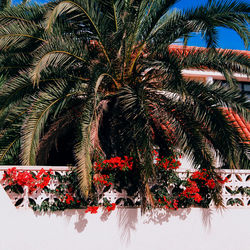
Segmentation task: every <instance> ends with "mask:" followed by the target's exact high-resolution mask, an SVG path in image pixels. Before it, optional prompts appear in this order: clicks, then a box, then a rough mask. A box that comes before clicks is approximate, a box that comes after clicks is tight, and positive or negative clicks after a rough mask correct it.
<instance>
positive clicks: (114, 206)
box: [106, 203, 116, 212]
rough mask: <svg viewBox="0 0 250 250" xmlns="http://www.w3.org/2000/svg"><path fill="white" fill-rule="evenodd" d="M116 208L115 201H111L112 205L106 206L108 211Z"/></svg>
mask: <svg viewBox="0 0 250 250" xmlns="http://www.w3.org/2000/svg"><path fill="white" fill-rule="evenodd" d="M115 208H116V204H115V203H111V205H110V206H107V207H106V210H107V211H108V212H110V211H113V210H115Z"/></svg>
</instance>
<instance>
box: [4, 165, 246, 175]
mask: <svg viewBox="0 0 250 250" xmlns="http://www.w3.org/2000/svg"><path fill="white" fill-rule="evenodd" d="M13 167H16V168H17V170H19V171H25V170H30V171H39V170H40V169H42V168H43V169H44V170H46V171H47V170H49V169H52V170H54V171H69V170H70V169H71V168H72V167H69V166H21V165H0V171H6V170H8V169H10V168H13ZM187 171H188V172H191V173H192V172H195V171H197V169H185V168H179V169H177V170H176V172H178V173H182V172H183V173H186V172H187ZM218 172H220V173H225V174H250V169H218Z"/></svg>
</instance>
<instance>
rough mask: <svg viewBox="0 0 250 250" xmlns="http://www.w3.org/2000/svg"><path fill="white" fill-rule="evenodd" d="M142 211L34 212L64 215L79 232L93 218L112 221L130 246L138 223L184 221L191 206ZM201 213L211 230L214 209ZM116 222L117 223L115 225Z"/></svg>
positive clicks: (106, 222)
mask: <svg viewBox="0 0 250 250" xmlns="http://www.w3.org/2000/svg"><path fill="white" fill-rule="evenodd" d="M140 211H141V210H140V209H135V208H126V209H124V208H118V209H116V211H113V212H111V213H110V212H107V211H102V212H101V211H99V212H98V213H97V214H85V211H84V210H82V209H72V210H65V211H57V212H46V213H44V212H43V213H41V212H34V214H35V216H36V217H39V216H44V215H46V216H52V215H53V216H57V217H64V218H65V220H66V221H68V223H72V222H73V221H74V229H75V230H76V231H77V232H78V233H83V232H84V231H85V230H86V229H87V227H88V224H90V225H91V223H92V219H93V220H95V222H97V223H99V225H101V224H102V223H103V224H104V225H103V226H104V227H105V226H106V227H107V228H110V225H109V224H110V223H111V224H112V225H113V226H114V227H115V228H118V229H119V237H120V242H121V243H122V244H124V245H125V246H128V245H129V244H130V242H131V237H132V236H133V235H134V232H135V231H136V229H137V228H136V227H137V224H138V223H141V222H142V223H143V224H152V223H153V224H154V225H157V224H158V225H163V224H166V223H168V222H169V220H170V219H171V217H173V218H176V219H179V220H182V221H184V220H186V219H187V218H188V215H189V214H190V212H191V208H186V209H179V210H177V211H173V210H164V209H155V210H151V211H147V212H146V213H145V214H144V215H141V213H140ZM201 213H202V224H203V226H204V229H205V230H206V231H210V228H211V218H212V215H213V213H212V209H201ZM139 217H140V218H139ZM141 218H142V219H141ZM72 220H73V221H72ZM89 220H90V221H89ZM98 221H99V222H98ZM114 223H116V225H114Z"/></svg>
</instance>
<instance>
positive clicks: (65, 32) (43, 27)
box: [0, 0, 250, 204]
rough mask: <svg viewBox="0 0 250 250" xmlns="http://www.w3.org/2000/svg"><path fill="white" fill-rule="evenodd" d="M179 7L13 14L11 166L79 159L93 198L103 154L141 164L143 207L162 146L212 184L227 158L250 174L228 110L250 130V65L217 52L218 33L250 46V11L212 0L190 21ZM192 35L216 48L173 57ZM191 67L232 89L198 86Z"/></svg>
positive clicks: (53, 7)
mask: <svg viewBox="0 0 250 250" xmlns="http://www.w3.org/2000/svg"><path fill="white" fill-rule="evenodd" d="M175 2H176V0H157V1H153V0H151V1H150V0H141V1H137V0H130V1H129V0H112V1H111V0H106V1H100V0H96V1H93V0H72V1H67V0H65V1H58V2H54V3H50V4H48V5H45V6H17V7H15V8H16V9H14V8H13V9H8V10H5V11H2V12H1V13H0V26H1V29H0V51H1V55H0V63H1V67H2V70H3V71H2V72H3V73H4V79H3V81H4V82H3V84H2V87H1V89H0V105H1V113H0V122H1V125H0V126H1V137H0V150H1V151H0V152H1V155H0V159H1V160H4V159H5V160H6V159H9V158H8V157H10V155H14V156H15V158H18V157H17V156H18V154H19V150H20V159H19V160H20V162H21V164H23V165H35V164H46V163H47V164H48V163H50V162H51V161H52V157H50V156H51V154H52V155H53V158H56V159H57V161H56V162H53V163H55V164H58V162H60V163H61V162H63V161H64V160H65V158H64V157H63V155H62V154H68V155H67V157H68V159H67V160H68V161H69V162H68V163H73V164H76V165H77V168H78V173H79V177H80V184H81V185H80V187H81V190H82V193H83V194H84V195H85V197H87V196H88V193H89V190H90V187H91V176H90V171H91V168H92V163H93V161H94V160H95V157H96V155H97V154H101V155H103V156H104V157H106V158H110V157H112V156H124V155H131V154H133V157H134V158H135V159H134V160H135V164H136V168H135V170H134V171H135V173H134V174H135V175H136V176H137V181H138V183H139V187H140V191H141V194H142V195H143V196H144V204H145V203H146V198H145V197H146V196H149V195H150V194H149V192H150V191H149V189H148V181H149V179H152V178H154V168H153V155H152V151H153V149H154V148H155V147H157V148H159V153H160V156H168V155H171V154H173V152H176V151H178V152H181V153H184V154H187V155H189V156H190V157H191V159H192V161H193V164H194V166H195V167H197V168H202V169H203V168H205V169H207V170H209V171H210V172H211V173H213V172H214V170H215V163H214V161H215V159H216V157H219V158H220V159H221V161H222V162H223V163H224V164H226V165H229V166H230V167H234V168H238V167H239V166H240V167H242V168H244V167H245V168H246V167H249V159H248V156H247V153H248V149H249V148H248V144H247V143H245V142H246V141H244V138H242V137H241V135H240V133H239V131H238V129H237V127H235V126H234V125H233V124H232V122H230V121H229V120H228V119H227V117H226V115H225V112H224V111H223V107H227V108H230V109H232V110H233V111H235V112H237V113H238V114H240V115H242V116H243V117H244V118H245V119H246V120H249V112H248V111H249V102H247V98H246V97H245V96H242V95H241V93H240V91H239V90H238V89H237V82H236V80H235V79H234V77H233V72H238V73H243V74H247V75H249V68H250V67H249V66H250V65H249V58H248V57H247V56H244V55H241V54H238V53H235V52H233V51H230V50H220V49H216V47H217V41H218V33H217V28H218V27H226V28H229V29H232V30H234V31H236V32H237V33H238V34H239V36H240V37H241V38H242V39H243V41H244V43H245V45H246V47H247V46H248V42H249V32H248V21H249V5H248V4H247V3H244V2H239V1H208V2H207V3H205V4H203V5H201V6H199V7H197V8H193V9H189V10H186V11H181V10H175V9H173V8H172V6H173V5H174V4H175ZM193 32H196V33H197V32H198V33H201V34H202V36H203V38H204V40H205V41H206V43H207V49H194V50H191V51H190V50H189V51H188V50H185V46H184V48H183V50H179V51H178V50H177V51H176V50H172V49H171V44H173V43H174V42H175V41H176V40H177V39H183V40H184V43H185V44H186V42H187V41H188V38H189V37H190V36H191V35H192V34H193ZM13 55H14V57H13ZM188 68H196V69H210V70H216V71H219V72H222V73H223V74H224V76H225V78H226V79H227V81H228V85H227V86H222V85H221V84H220V83H218V82H216V83H214V84H207V83H203V82H198V81H194V80H187V79H185V78H184V77H183V74H182V70H183V69H188ZM56 147H57V148H59V151H60V150H61V153H62V154H61V155H56V154H55V151H56V150H55V148H56ZM69 152H73V153H71V155H70V154H69ZM131 152H132V153H131ZM73 155H74V160H73V159H72V156H73ZM60 157H61V158H60ZM70 161H71V162H70ZM64 163H65V161H64ZM145 194H146V196H145Z"/></svg>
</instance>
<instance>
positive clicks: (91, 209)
mask: <svg viewBox="0 0 250 250" xmlns="http://www.w3.org/2000/svg"><path fill="white" fill-rule="evenodd" d="M98 208H99V207H98V206H89V207H88V208H87V209H86V210H85V213H88V212H90V213H91V214H96V213H97V210H98Z"/></svg>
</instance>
